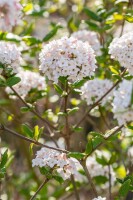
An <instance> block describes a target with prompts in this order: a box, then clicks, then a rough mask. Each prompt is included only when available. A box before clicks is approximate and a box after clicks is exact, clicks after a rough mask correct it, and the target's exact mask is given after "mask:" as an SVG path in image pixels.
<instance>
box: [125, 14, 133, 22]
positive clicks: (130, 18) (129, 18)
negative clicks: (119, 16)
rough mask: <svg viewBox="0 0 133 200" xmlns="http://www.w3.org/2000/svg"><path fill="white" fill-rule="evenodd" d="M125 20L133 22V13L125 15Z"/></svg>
mask: <svg viewBox="0 0 133 200" xmlns="http://www.w3.org/2000/svg"><path fill="white" fill-rule="evenodd" d="M124 18H125V20H126V21H128V22H130V23H133V15H131V14H127V15H125V16H124Z"/></svg>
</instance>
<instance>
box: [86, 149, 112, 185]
mask: <svg viewBox="0 0 133 200" xmlns="http://www.w3.org/2000/svg"><path fill="white" fill-rule="evenodd" d="M102 156H104V157H105V158H107V160H108V159H109V157H110V155H109V153H107V152H105V151H98V150H97V151H96V154H93V156H90V157H88V158H87V160H86V166H87V168H88V170H89V171H91V177H92V178H93V177H96V176H105V177H107V178H108V179H109V168H108V166H102V165H101V164H99V163H98V162H97V160H96V159H97V157H99V158H100V157H102ZM110 174H111V185H114V183H115V180H116V176H115V173H114V171H113V168H112V167H110ZM108 186H109V183H108V182H106V183H105V184H104V186H103V187H104V188H108Z"/></svg>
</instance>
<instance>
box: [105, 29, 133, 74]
mask: <svg viewBox="0 0 133 200" xmlns="http://www.w3.org/2000/svg"><path fill="white" fill-rule="evenodd" d="M109 54H111V58H113V59H115V60H117V61H119V63H120V64H121V66H123V67H125V68H127V69H128V71H129V73H130V74H131V75H133V32H129V33H126V34H124V35H123V36H122V37H120V38H115V39H114V40H113V41H112V42H111V44H110V46H109Z"/></svg>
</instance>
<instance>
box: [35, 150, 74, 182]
mask: <svg viewBox="0 0 133 200" xmlns="http://www.w3.org/2000/svg"><path fill="white" fill-rule="evenodd" d="M34 166H38V167H45V166H48V167H50V168H52V169H53V168H54V167H55V168H56V169H57V172H58V173H59V174H60V176H62V178H63V179H64V180H66V179H68V178H70V176H71V175H72V174H77V169H76V165H75V162H74V161H73V160H72V159H71V158H67V155H66V154H65V153H61V152H58V151H56V150H52V149H48V148H42V149H41V150H39V151H37V154H36V158H35V159H33V160H32V167H34Z"/></svg>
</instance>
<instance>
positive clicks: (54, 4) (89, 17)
mask: <svg viewBox="0 0 133 200" xmlns="http://www.w3.org/2000/svg"><path fill="white" fill-rule="evenodd" d="M21 3H22V5H23V21H22V22H21V24H20V25H19V26H17V27H15V28H14V30H13V32H12V33H7V32H0V40H5V41H10V42H15V43H16V44H17V45H18V46H20V50H21V53H22V57H23V61H22V67H23V68H25V69H30V70H32V71H38V66H39V59H38V55H39V53H40V50H41V48H42V43H43V44H44V45H45V43H47V42H49V41H50V40H53V39H57V38H60V37H62V36H65V35H67V36H70V35H71V33H73V32H75V31H77V30H79V29H88V30H92V31H95V32H97V34H98V37H99V40H100V42H101V45H102V55H101V56H97V57H96V59H97V63H98V66H99V68H98V70H97V73H96V76H97V77H100V78H102V79H104V78H109V79H112V80H113V81H116V80H118V78H119V75H120V69H121V67H120V66H119V64H118V62H115V61H112V60H111V59H110V57H109V55H108V49H107V48H108V46H109V44H110V42H111V41H112V39H113V37H114V36H121V35H122V34H123V33H125V32H128V31H130V30H133V24H132V22H133V9H132V8H133V5H132V4H133V2H132V0H131V1H129V0H33V1H32V0H31V1H30V0H21ZM125 78H127V79H129V78H130V77H129V75H127V76H126V77H125ZM75 89H78V87H77V88H75ZM0 91H1V92H0V122H1V123H2V124H5V125H7V126H8V127H9V128H11V129H13V130H16V131H17V132H19V133H21V134H24V135H26V136H30V134H31V133H32V136H33V137H35V134H36V131H37V135H39V131H40V132H41V137H40V141H42V142H46V141H48V140H49V139H48V138H47V137H46V136H45V135H46V134H44V133H45V132H46V130H45V129H44V131H43V130H40V128H41V127H43V126H44V124H43V123H42V122H41V121H40V120H38V119H37V118H36V117H35V116H33V114H32V113H30V112H27V111H25V109H24V108H23V104H22V103H21V102H20V101H19V100H15V101H14V100H11V99H9V97H8V95H7V94H6V93H5V91H4V88H3V87H1V88H0ZM26 100H27V102H29V103H33V104H34V106H35V107H36V109H37V110H38V111H39V112H40V113H41V114H42V116H43V117H45V118H47V119H49V120H50V121H51V122H52V123H56V122H57V120H58V118H59V114H58V112H59V110H60V106H61V103H62V99H61V97H60V91H59V89H58V88H56V90H55V89H54V87H53V86H52V83H49V86H48V88H47V90H46V91H43V92H38V91H36V90H35V91H34V90H33V91H32V92H31V93H30V94H29V96H28V97H27V99H26ZM78 106H80V110H79V111H78V112H79V113H80V115H81V116H82V115H83V113H84V112H85V109H86V105H85V104H84V103H83V102H82V101H81V100H80V97H79V94H78V92H77V91H76V90H75V92H73V94H72V95H71V98H70V101H69V108H70V109H73V108H75V107H78ZM75 111H76V110H75ZM101 112H102V114H103V116H104V118H106V121H107V123H108V124H109V127H110V128H113V127H114V126H116V125H117V123H116V121H115V120H112V113H111V111H110V108H109V107H108V108H105V107H101ZM78 119H79V115H78V114H77V112H76V114H75V113H74V114H73V115H71V116H70V122H71V124H74V123H75V122H76V121H78ZM59 120H60V119H59ZM82 126H83V127H84V131H83V130H82V131H80V132H76V133H74V135H73V136H72V138H71V150H74V151H81V152H82V151H84V150H85V144H86V143H87V139H88V138H89V137H88V133H89V132H90V131H96V132H97V131H98V132H105V131H106V130H107V129H108V128H107V127H106V124H105V122H104V119H103V118H102V117H101V113H100V112H98V111H96V115H95V116H93V115H88V117H87V119H86V120H85V121H84V123H83V124H82ZM130 131H132V130H130ZM0 136H1V143H0V148H1V153H2V154H3V153H4V152H5V153H4V154H3V155H4V163H3V164H2V163H1V169H2V170H1V173H0V177H1V181H0V184H1V191H0V193H1V199H2V200H12V199H13V200H23V199H25V200H29V199H30V197H31V196H32V195H33V193H34V191H36V190H37V188H38V186H39V185H40V183H41V182H42V180H43V179H44V176H43V175H41V173H40V172H39V170H37V169H33V168H32V167H31V160H32V158H33V152H34V150H33V148H32V146H31V145H30V146H29V144H27V143H26V142H25V141H22V140H20V139H16V138H14V137H13V136H11V135H8V134H4V133H0ZM54 137H55V138H56V139H58V138H59V137H60V136H59V134H58V133H57V135H55V136H54ZM79 141H82V143H80V145H79ZM111 141H113V143H112V142H109V143H106V144H105V145H104V148H103V149H106V150H109V151H110V152H113V153H114V154H115V158H114V159H113V162H112V164H113V166H114V169H115V173H116V174H117V175H116V176H117V178H118V181H117V183H116V187H115V188H114V189H113V195H114V197H113V199H116V200H118V199H119V198H117V197H116V196H117V195H116V194H117V193H118V188H119V187H120V185H121V183H122V181H123V182H124V181H125V180H128V178H129V176H130V175H131V174H132V172H133V169H132V167H131V166H130V161H129V160H127V159H126V158H127V150H128V148H129V147H130V146H132V144H133V139H132V135H131V134H129V136H127V137H125V135H124V133H123V134H120V135H119V136H118V135H117V137H116V136H114V137H113V138H111ZM6 149H8V152H7V151H6ZM35 150H36V148H35ZM103 160H104V159H103ZM103 160H102V161H101V162H104V161H103ZM106 165H108V164H106ZM4 167H6V171H5V168H4ZM126 175H129V176H128V177H127V176H126ZM124 178H125V179H124ZM130 178H131V177H130ZM95 181H96V180H95ZM97 183H98V184H100V181H99V180H98V179H97ZM77 185H78V188H79V191H80V194H81V197H82V198H81V199H82V200H84V199H88V200H89V199H91V196H92V194H91V191H89V196H88V193H87V192H88V185H87V184H86V183H83V184H81V183H77ZM100 192H101V193H106V191H104V190H103V191H100ZM125 194H126V193H125ZM128 195H130V194H128ZM86 196H87V198H86ZM131 198H132V197H129V200H131ZM36 199H43V200H56V199H62V200H63V199H68V200H69V199H74V196H73V186H72V184H71V182H70V181H68V180H67V181H65V182H63V183H62V184H61V185H60V183H58V182H57V181H55V180H52V181H51V182H49V183H48V184H47V187H44V188H43V189H42V191H41V192H40V193H39V194H38V196H37V198H36ZM121 199H125V197H123V198H121ZM127 199H128V197H127Z"/></svg>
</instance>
